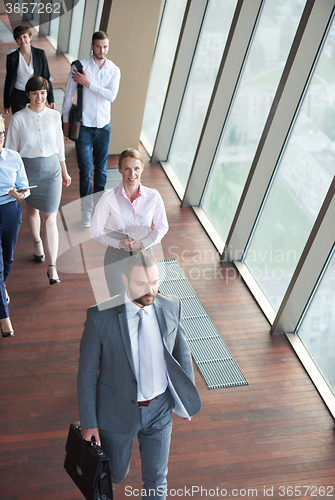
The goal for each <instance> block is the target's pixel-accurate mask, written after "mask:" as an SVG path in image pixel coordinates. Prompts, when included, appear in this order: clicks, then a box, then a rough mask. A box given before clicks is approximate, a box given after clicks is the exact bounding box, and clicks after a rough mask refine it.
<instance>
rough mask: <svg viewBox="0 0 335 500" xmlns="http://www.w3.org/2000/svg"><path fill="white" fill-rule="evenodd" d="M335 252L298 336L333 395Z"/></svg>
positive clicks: (298, 331)
mask: <svg viewBox="0 0 335 500" xmlns="http://www.w3.org/2000/svg"><path fill="white" fill-rule="evenodd" d="M334 332H335V251H334V250H333V257H332V259H330V261H329V265H328V266H327V268H326V270H325V272H324V275H323V277H322V280H321V282H320V284H319V286H318V288H317V290H316V292H315V295H314V297H313V300H312V301H311V304H310V306H309V308H308V310H307V312H306V314H305V317H304V319H303V321H302V323H301V326H300V327H299V329H298V330H297V332H296V333H297V335H298V336H299V337H300V339H301V341H302V343H303V344H304V346H305V347H306V349H307V351H308V352H309V354H310V355H311V357H312V358H313V360H314V361H315V363H316V364H317V366H318V368H319V369H320V371H321V373H322V374H323V376H324V378H325V379H326V381H327V382H328V384H329V386H330V387H331V389H332V391H333V393H334V394H335V334H334Z"/></svg>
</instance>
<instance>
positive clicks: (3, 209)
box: [0, 201, 22, 319]
mask: <svg viewBox="0 0 335 500" xmlns="http://www.w3.org/2000/svg"><path fill="white" fill-rule="evenodd" d="M21 222H22V208H21V207H20V205H19V204H18V203H17V201H10V202H9V203H5V204H4V205H0V296H1V297H0V298H1V300H0V319H3V318H8V317H9V313H8V306H7V300H6V292H5V282H6V279H7V276H8V274H9V272H10V270H11V267H12V263H13V260H14V259H13V254H14V250H15V246H16V242H17V235H18V233H19V229H20V225H21Z"/></svg>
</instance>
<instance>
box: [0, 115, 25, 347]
mask: <svg viewBox="0 0 335 500" xmlns="http://www.w3.org/2000/svg"><path fill="white" fill-rule="evenodd" d="M4 139H5V122H4V119H3V116H2V115H0V324H1V334H2V336H3V337H13V335H14V330H13V327H12V323H11V321H10V317H9V312H8V304H9V295H8V293H7V289H6V279H7V277H8V274H9V271H10V270H11V267H12V263H13V253H14V249H15V245H16V241H17V235H18V232H19V229H20V225H21V214H22V208H21V206H20V204H19V203H17V202H18V201H21V200H23V199H24V198H26V197H27V196H29V190H28V179H27V176H26V172H25V170H24V166H23V163H22V160H21V158H20V155H19V154H18V153H16V152H15V151H9V150H8V149H5V148H3V147H2V146H3V143H4Z"/></svg>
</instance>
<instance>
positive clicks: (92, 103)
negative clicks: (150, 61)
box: [62, 56, 121, 128]
mask: <svg viewBox="0 0 335 500" xmlns="http://www.w3.org/2000/svg"><path fill="white" fill-rule="evenodd" d="M81 64H82V65H83V68H84V71H85V73H86V75H87V76H88V78H89V80H90V82H91V83H90V86H89V88H87V87H85V86H84V87H83V113H82V124H83V125H84V126H85V127H97V128H103V127H105V126H106V125H107V124H108V123H109V122H110V115H111V106H110V103H111V102H113V101H114V99H115V98H116V96H117V93H118V90H119V85H120V77H121V73H120V69H119V68H118V66H116V64H114V63H113V62H112V61H110V60H109V59H106V60H105V63H104V64H103V66H102V67H101V68H99V66H98V65H97V64H96V63H95V62H94V59H93V56H91V57H89V58H88V59H84V60H83V61H81ZM76 90H77V84H76V82H74V81H73V78H72V72H70V74H69V78H68V81H67V85H66V90H65V96H64V102H63V110H62V114H63V121H64V123H68V121H69V112H70V109H71V106H72V99H73V96H74V94H75V92H76Z"/></svg>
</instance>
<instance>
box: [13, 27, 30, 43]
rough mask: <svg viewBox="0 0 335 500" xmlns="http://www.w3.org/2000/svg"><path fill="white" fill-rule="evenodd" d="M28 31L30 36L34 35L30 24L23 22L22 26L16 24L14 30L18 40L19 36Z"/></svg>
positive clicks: (14, 35)
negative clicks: (24, 24)
mask: <svg viewBox="0 0 335 500" xmlns="http://www.w3.org/2000/svg"><path fill="white" fill-rule="evenodd" d="M26 33H27V35H28V36H29V37H31V36H32V34H31V31H30V28H28V26H22V25H21V24H20V26H16V28H14V31H13V37H14V40H15V41H16V40H17V39H18V38H19V36H21V35H25V34H26Z"/></svg>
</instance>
